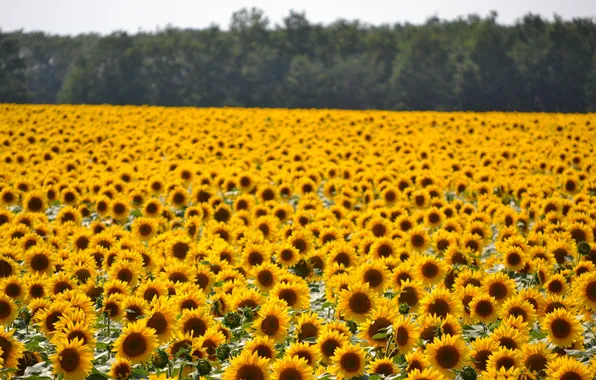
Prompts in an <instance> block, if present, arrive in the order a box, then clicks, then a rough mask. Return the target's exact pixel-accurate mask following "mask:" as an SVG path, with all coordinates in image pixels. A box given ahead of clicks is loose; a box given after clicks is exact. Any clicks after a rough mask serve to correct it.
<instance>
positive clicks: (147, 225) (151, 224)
mask: <svg viewBox="0 0 596 380" xmlns="http://www.w3.org/2000/svg"><path fill="white" fill-rule="evenodd" d="M157 228H158V224H157V221H156V220H155V219H154V218H148V217H141V218H136V219H135V220H134V221H133V222H132V232H133V234H134V235H135V237H136V238H137V239H139V240H145V241H148V240H151V238H152V237H153V236H154V235H155V234H156V233H157Z"/></svg>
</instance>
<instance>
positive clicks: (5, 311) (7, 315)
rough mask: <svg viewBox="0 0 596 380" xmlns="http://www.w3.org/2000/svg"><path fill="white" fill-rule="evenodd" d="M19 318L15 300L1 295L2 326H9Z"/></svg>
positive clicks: (0, 323)
mask: <svg viewBox="0 0 596 380" xmlns="http://www.w3.org/2000/svg"><path fill="white" fill-rule="evenodd" d="M16 316H17V305H16V304H15V303H14V300H13V299H12V298H10V297H7V296H6V295H4V294H0V325H2V326H8V325H10V324H11V323H12V321H14V319H15V318H16Z"/></svg>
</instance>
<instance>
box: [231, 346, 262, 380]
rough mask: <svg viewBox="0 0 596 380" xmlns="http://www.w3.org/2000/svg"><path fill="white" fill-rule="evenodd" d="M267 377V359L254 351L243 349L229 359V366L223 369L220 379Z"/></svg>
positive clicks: (234, 379)
mask: <svg viewBox="0 0 596 380" xmlns="http://www.w3.org/2000/svg"><path fill="white" fill-rule="evenodd" d="M269 377H270V375H269V359H265V358H262V357H260V356H259V355H258V354H257V353H256V352H249V351H243V352H242V353H241V354H240V355H238V356H236V357H234V358H233V359H232V360H230V366H229V367H227V368H226V369H225V370H224V373H223V375H222V380H239V379H260V380H268V379H269Z"/></svg>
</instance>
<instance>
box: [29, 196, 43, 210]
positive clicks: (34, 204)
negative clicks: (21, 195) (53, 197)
mask: <svg viewBox="0 0 596 380" xmlns="http://www.w3.org/2000/svg"><path fill="white" fill-rule="evenodd" d="M42 207H43V202H42V201H41V199H39V198H31V199H29V202H28V203H27V208H28V209H29V210H31V211H33V212H38V211H40V210H41V208H42Z"/></svg>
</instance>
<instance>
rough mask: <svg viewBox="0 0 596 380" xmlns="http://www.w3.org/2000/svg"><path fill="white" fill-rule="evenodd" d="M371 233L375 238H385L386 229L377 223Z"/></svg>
mask: <svg viewBox="0 0 596 380" xmlns="http://www.w3.org/2000/svg"><path fill="white" fill-rule="evenodd" d="M372 233H373V235H375V236H376V237H381V236H385V234H386V233H387V228H386V227H385V226H384V225H383V224H380V223H377V224H375V225H374V226H373V228H372Z"/></svg>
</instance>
